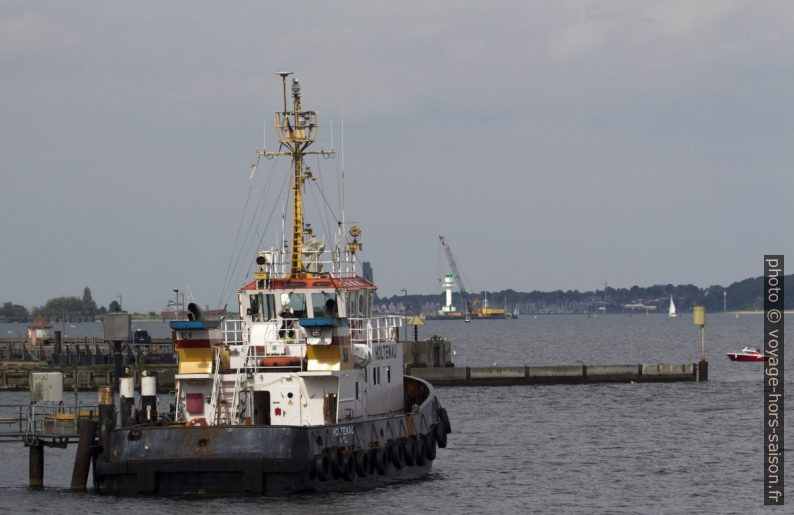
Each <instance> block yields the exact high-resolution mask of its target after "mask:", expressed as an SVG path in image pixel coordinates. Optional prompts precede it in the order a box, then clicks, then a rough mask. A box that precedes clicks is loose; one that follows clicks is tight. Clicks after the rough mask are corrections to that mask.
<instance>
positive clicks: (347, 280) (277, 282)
mask: <svg viewBox="0 0 794 515" xmlns="http://www.w3.org/2000/svg"><path fill="white" fill-rule="evenodd" d="M307 288H309V289H320V290H322V289H328V288H333V289H336V290H375V289H377V286H375V285H374V284H372V283H371V282H369V281H367V280H366V279H362V278H361V277H343V278H329V277H307V278H301V279H271V280H270V283H269V287H268V288H265V289H267V290H298V289H307ZM242 289H243V290H256V289H257V287H256V281H251V282H250V283H248V284H246V285H245V286H243V287H242Z"/></svg>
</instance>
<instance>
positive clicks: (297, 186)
mask: <svg viewBox="0 0 794 515" xmlns="http://www.w3.org/2000/svg"><path fill="white" fill-rule="evenodd" d="M279 75H280V76H281V80H282V83H283V86H284V110H283V111H281V112H278V111H277V112H275V113H273V119H274V125H275V128H276V133H277V134H278V135H279V143H280V146H281V147H285V148H286V149H287V151H282V150H278V151H268V150H258V151H257V155H260V156H265V157H267V158H273V157H275V156H279V155H288V156H290V157H291V159H292V249H291V251H290V268H289V270H290V271H289V275H288V276H287V277H288V278H290V279H294V278H299V277H309V276H310V274H309V273H307V272H305V271H304V270H303V227H304V224H303V183H304V179H305V176H304V173H303V157H304V156H306V155H312V154H315V155H323V156H331V155H333V154H334V151H333V150H320V151H318V152H306V149H307V148H308V147H309V145H311V144H312V143H314V140H315V137H316V135H317V113H315V112H314V111H303V110H302V108H301V95H300V83H299V82H298V79H295V78H293V79H292V112H289V111H287V77H288V76H289V75H292V72H279Z"/></svg>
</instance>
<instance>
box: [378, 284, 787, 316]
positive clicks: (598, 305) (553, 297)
mask: <svg viewBox="0 0 794 515" xmlns="http://www.w3.org/2000/svg"><path fill="white" fill-rule="evenodd" d="M763 281H764V278H763V277H752V278H749V279H744V280H742V281H738V282H735V283H732V284H731V285H730V286H720V285H714V286H709V287H707V288H699V287H697V286H695V285H693V284H679V285H673V284H657V285H653V286H645V287H643V286H632V287H630V288H612V287H609V286H607V287H606V288H604V289H600V290H594V291H592V290H591V291H579V290H567V291H563V290H556V291H545V292H544V291H537V290H536V291H530V292H520V291H515V290H512V289H508V290H502V291H489V292H479V293H470V294H469V298H470V299H479V302H480V303H482V299H483V297H484V295H485V293H487V295H488V304H489V305H490V306H493V307H500V308H501V307H505V308H507V310H508V311H513V310H514V309H518V310H519V311H520V312H521V313H527V314H532V313H537V314H542V313H596V312H599V311H606V312H609V313H621V312H629V311H631V310H632V308H630V307H627V306H631V305H635V306H636V305H639V304H641V305H644V306H654V307H655V311H656V312H659V313H667V307H668V304H669V302H670V296H671V295H672V296H673V299H674V301H675V305H676V307H677V309H678V311H691V310H692V307H693V306H696V305H701V306H705V307H706V311H708V312H711V313H715V312H719V311H722V310H723V308H724V309H726V310H727V311H752V310H762V309H763V307H764V299H763ZM783 284H784V288H785V295H784V298H783V302H784V305H785V306H786V309H794V308H793V306H794V275H787V276H785V277H784V283H783ZM476 302H478V301H477V300H474V303H476ZM443 303H444V294H443V293H442V292H439V293H437V294H430V295H421V294H414V295H393V296H391V297H379V298H378V299H377V300H376V304H377V305H379V306H380V307H381V310H388V308H387V306H389V307H392V308H394V307H395V306H399V307H400V308H401V307H402V306H404V307H405V308H406V311H405V312H407V313H425V314H427V313H432V312H434V311H435V310H437V309H439V308H440V307H441V305H442V304H443ZM453 304H454V305H455V306H457V307H458V309H461V308H462V305H463V302H462V300H461V298H460V294H459V293H457V292H455V293H454V294H453ZM634 309H636V308H634ZM398 310H399V308H398Z"/></svg>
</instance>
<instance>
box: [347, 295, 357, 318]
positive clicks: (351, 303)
mask: <svg viewBox="0 0 794 515" xmlns="http://www.w3.org/2000/svg"><path fill="white" fill-rule="evenodd" d="M347 301H348V302H347V316H349V317H350V318H358V316H359V315H358V290H353V291H351V292H350V293H349V294H348V297H347Z"/></svg>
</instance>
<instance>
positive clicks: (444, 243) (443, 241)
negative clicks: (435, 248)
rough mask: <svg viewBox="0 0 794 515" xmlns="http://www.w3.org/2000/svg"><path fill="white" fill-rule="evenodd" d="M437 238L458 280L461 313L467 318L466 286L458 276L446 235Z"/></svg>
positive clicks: (467, 299)
mask: <svg viewBox="0 0 794 515" xmlns="http://www.w3.org/2000/svg"><path fill="white" fill-rule="evenodd" d="M438 239H439V240H441V246H442V247H443V248H444V253H446V255H447V261H449V267H450V268H451V269H452V273H453V274H454V275H455V280H456V281H457V282H458V288H459V289H460V294H461V295H462V296H463V314H464V315H465V316H466V318H467V319H468V317H469V293H468V292H467V291H466V286H465V285H464V284H463V278H462V277H461V276H460V271H459V270H458V265H457V264H456V263H455V256H453V255H452V249H451V248H450V247H449V242H448V241H447V237H446V236H444V235H443V234H439V235H438Z"/></svg>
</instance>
